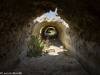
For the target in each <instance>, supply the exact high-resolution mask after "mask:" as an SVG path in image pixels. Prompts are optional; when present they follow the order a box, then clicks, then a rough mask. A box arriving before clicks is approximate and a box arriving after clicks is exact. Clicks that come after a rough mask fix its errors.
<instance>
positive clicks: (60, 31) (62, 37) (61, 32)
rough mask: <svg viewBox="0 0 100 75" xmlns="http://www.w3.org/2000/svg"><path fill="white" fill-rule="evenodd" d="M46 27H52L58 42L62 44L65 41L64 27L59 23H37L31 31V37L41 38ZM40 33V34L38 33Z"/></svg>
mask: <svg viewBox="0 0 100 75" xmlns="http://www.w3.org/2000/svg"><path fill="white" fill-rule="evenodd" d="M48 27H54V28H55V29H56V31H57V37H58V38H59V40H60V41H61V42H62V43H63V42H64V41H65V38H66V27H65V26H64V25H62V24H61V23H59V22H57V21H56V22H52V21H51V22H47V21H43V22H41V23H39V24H38V25H36V26H35V27H34V29H33V34H32V35H35V36H36V35H41V36H42V37H43V32H44V31H45V29H46V28H48ZM40 31H41V33H40Z"/></svg>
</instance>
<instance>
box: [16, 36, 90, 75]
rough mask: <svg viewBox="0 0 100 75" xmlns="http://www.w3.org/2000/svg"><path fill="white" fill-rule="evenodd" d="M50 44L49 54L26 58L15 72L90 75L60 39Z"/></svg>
mask: <svg viewBox="0 0 100 75" xmlns="http://www.w3.org/2000/svg"><path fill="white" fill-rule="evenodd" d="M50 43H51V45H50V47H49V48H48V49H47V50H49V52H48V53H43V54H42V56H40V57H26V58H25V59H24V60H23V61H22V62H21V63H20V64H19V65H18V66H17V68H16V69H14V71H17V72H22V75H89V74H88V73H87V72H86V71H85V70H84V69H83V68H82V66H81V65H80V63H78V62H77V60H76V59H75V58H73V57H72V56H71V55H70V53H69V52H68V51H67V50H66V49H64V48H63V46H62V44H61V43H60V41H59V40H58V39H55V38H52V39H50Z"/></svg>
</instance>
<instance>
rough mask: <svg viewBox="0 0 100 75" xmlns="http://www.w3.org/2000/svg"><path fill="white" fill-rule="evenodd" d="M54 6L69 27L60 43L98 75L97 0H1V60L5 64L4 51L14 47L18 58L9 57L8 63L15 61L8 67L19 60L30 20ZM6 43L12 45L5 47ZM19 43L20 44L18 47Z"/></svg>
mask: <svg viewBox="0 0 100 75" xmlns="http://www.w3.org/2000/svg"><path fill="white" fill-rule="evenodd" d="M56 7H57V8H58V14H59V15H60V16H61V17H62V18H63V19H64V20H65V21H66V22H67V23H68V24H69V27H70V30H69V34H66V35H67V37H66V38H63V37H61V36H64V35H63V34H61V36H60V37H59V38H61V39H63V40H62V43H63V44H64V45H66V48H67V49H69V50H70V51H71V52H72V54H73V55H74V56H75V57H76V59H77V60H78V61H79V62H80V63H82V65H83V67H84V68H85V69H86V70H87V71H88V72H89V73H90V74H92V75H100V55H99V54H100V36H99V35H100V29H99V28H100V0H96V1H94V0H83V1H81V0H62V1H59V0H37V1H35V0H24V1H23V0H9V1H8V0H2V1H0V60H1V59H2V60H3V63H5V64H6V60H7V59H4V58H5V57H6V58H8V57H9V56H10V54H9V53H8V54H7V56H5V54H6V52H7V51H9V50H10V52H11V51H13V54H14V53H16V52H17V51H16V49H17V50H19V52H18V54H16V55H18V57H15V58H14V59H12V58H10V57H9V58H8V59H9V63H11V62H12V60H15V61H14V62H13V63H11V64H9V66H10V65H12V64H14V63H16V62H17V61H16V60H17V59H16V58H19V59H20V56H19V54H20V53H21V52H22V51H23V50H24V47H25V48H27V47H26V42H27V41H26V38H27V35H28V34H27V33H28V31H29V30H28V29H29V28H28V27H27V25H28V23H29V22H30V23H32V22H31V21H32V20H33V19H34V18H36V17H38V16H40V15H42V14H43V13H45V12H48V11H49V10H53V11H54V9H55V8H56ZM58 30H60V29H59V28H58ZM65 32H66V31H65ZM69 37H70V38H69ZM67 42H68V43H67ZM8 44H9V45H11V46H10V47H7V48H6V46H7V45H8ZM19 46H22V47H21V48H20V49H19ZM5 48H6V49H5ZM15 48H16V49H15ZM25 50H26V49H25ZM2 51H3V52H2ZM13 54H12V57H13ZM11 59H12V60H11ZM7 61H8V60H7ZM7 65H8V64H6V66H7ZM1 66H2V64H0V69H2V70H4V69H3V68H6V71H7V70H9V68H13V67H5V66H2V67H1ZM10 70H11V69H10Z"/></svg>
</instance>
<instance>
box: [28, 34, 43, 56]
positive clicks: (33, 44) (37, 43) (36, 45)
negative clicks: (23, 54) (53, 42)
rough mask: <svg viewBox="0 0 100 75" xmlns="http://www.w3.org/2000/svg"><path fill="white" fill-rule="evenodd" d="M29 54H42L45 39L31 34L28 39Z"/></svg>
mask: <svg viewBox="0 0 100 75" xmlns="http://www.w3.org/2000/svg"><path fill="white" fill-rule="evenodd" d="M28 48H29V51H28V56H35V57H36V56H41V53H42V50H43V48H44V41H42V40H41V36H34V35H33V36H31V38H30V40H29V41H28Z"/></svg>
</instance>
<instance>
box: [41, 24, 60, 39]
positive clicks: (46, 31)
mask: <svg viewBox="0 0 100 75" xmlns="http://www.w3.org/2000/svg"><path fill="white" fill-rule="evenodd" d="M41 36H42V37H44V38H46V37H57V36H58V30H57V29H56V28H55V27H54V26H52V27H51V26H45V27H43V28H42V30H41Z"/></svg>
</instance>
